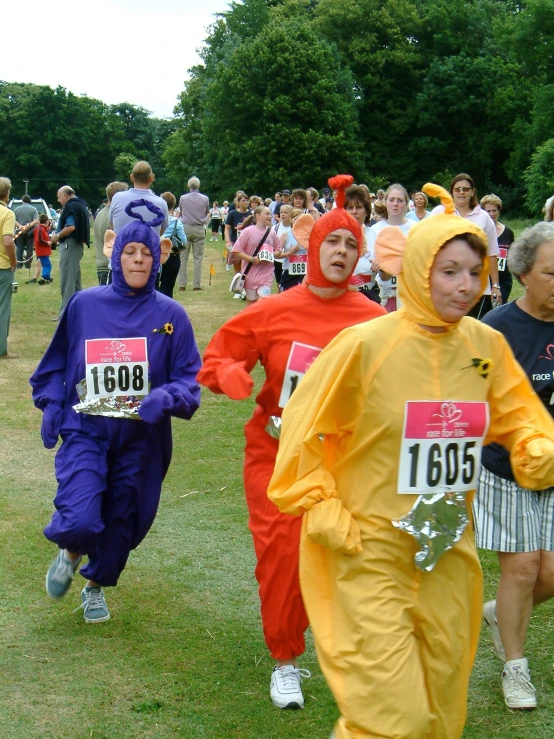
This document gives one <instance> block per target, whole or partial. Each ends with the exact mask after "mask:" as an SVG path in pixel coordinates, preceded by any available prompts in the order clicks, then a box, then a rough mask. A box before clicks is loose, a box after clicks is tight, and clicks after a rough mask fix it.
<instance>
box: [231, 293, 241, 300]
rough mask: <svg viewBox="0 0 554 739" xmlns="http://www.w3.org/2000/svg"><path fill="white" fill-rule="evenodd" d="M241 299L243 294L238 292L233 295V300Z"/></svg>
mask: <svg viewBox="0 0 554 739" xmlns="http://www.w3.org/2000/svg"><path fill="white" fill-rule="evenodd" d="M240 299H241V296H240V295H239V294H238V293H235V295H233V300H240Z"/></svg>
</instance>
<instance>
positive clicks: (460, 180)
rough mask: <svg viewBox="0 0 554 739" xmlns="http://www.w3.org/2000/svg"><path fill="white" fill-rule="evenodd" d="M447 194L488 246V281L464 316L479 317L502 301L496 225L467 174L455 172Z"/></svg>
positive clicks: (460, 214) (435, 211)
mask: <svg viewBox="0 0 554 739" xmlns="http://www.w3.org/2000/svg"><path fill="white" fill-rule="evenodd" d="M450 194H451V195H452V198H453V199H454V206H455V208H456V213H457V214H458V215H459V216H461V217H462V218H467V220H468V221H471V222H472V223H475V225H476V226H479V227H480V228H482V229H483V231H484V232H485V235H486V237H487V242H488V245H489V250H488V256H489V280H488V282H487V285H486V287H485V292H484V293H483V295H482V296H481V298H480V300H479V301H478V302H477V304H476V305H475V306H474V307H473V308H472V310H471V311H470V312H469V314H468V315H470V316H471V317H472V318H482V317H483V316H484V315H485V314H486V313H488V312H489V311H490V310H491V309H492V307H493V300H494V303H495V306H496V305H501V303H502V293H501V292H500V283H499V281H498V239H497V237H496V226H495V225H494V223H493V221H492V219H491V217H490V216H489V214H488V213H486V211H484V210H483V209H482V208H481V206H480V205H479V202H478V200H477V191H476V190H475V184H474V182H473V180H472V179H471V177H470V176H469V175H468V174H465V173H462V174H457V175H456V177H454V178H453V180H452V182H451V183H450ZM443 212H444V207H443V206H442V205H437V207H436V208H433V210H432V211H431V215H432V216H434V215H436V214H437V213H443Z"/></svg>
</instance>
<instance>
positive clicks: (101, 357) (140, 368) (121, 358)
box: [85, 337, 148, 400]
mask: <svg viewBox="0 0 554 739" xmlns="http://www.w3.org/2000/svg"><path fill="white" fill-rule="evenodd" d="M85 361H86V380H87V399H88V400H93V399H96V398H109V397H117V396H121V395H147V394H148V353H147V345H146V338H144V337H143V338H133V339H92V340H88V341H85Z"/></svg>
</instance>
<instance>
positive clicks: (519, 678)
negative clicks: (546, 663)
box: [502, 657, 537, 711]
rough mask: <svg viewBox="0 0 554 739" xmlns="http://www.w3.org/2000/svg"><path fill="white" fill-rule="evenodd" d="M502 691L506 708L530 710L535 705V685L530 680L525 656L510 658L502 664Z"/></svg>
mask: <svg viewBox="0 0 554 739" xmlns="http://www.w3.org/2000/svg"><path fill="white" fill-rule="evenodd" d="M502 692H503V693H504V702H505V703H506V705H507V706H508V708H519V709H520V710H526V711H532V710H533V708H536V707H537V695H536V691H535V686H534V685H533V683H532V682H531V677H530V675H529V666H528V664H527V660H526V658H525V657H522V658H521V659H512V660H510V661H509V662H506V664H505V665H504V672H503V673H502Z"/></svg>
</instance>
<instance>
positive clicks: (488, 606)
mask: <svg viewBox="0 0 554 739" xmlns="http://www.w3.org/2000/svg"><path fill="white" fill-rule="evenodd" d="M483 619H484V621H485V623H486V624H487V626H488V627H489V629H490V630H491V636H492V641H493V644H494V651H495V652H496V656H497V657H498V659H501V660H502V662H506V654H505V652H504V647H503V646H502V639H501V638H500V631H499V629H498V621H497V620H496V601H495V600H489V601H487V602H486V603H485V605H484V606H483Z"/></svg>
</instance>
